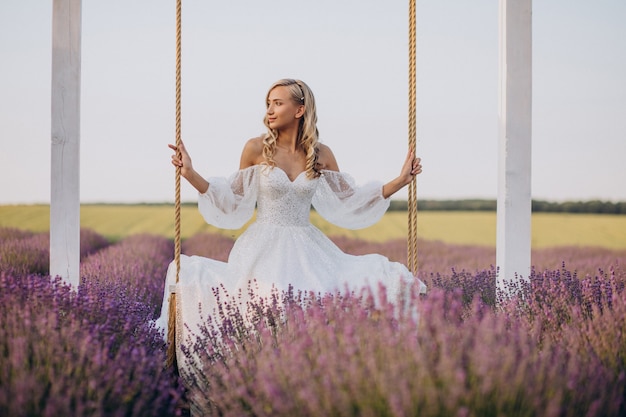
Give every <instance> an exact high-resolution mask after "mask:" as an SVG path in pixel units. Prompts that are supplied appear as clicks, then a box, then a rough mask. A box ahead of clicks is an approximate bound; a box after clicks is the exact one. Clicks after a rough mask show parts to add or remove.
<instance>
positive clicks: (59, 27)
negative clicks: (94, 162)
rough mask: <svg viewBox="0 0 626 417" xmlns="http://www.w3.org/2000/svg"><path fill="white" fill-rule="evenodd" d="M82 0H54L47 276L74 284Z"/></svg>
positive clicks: (77, 247) (77, 266)
mask: <svg viewBox="0 0 626 417" xmlns="http://www.w3.org/2000/svg"><path fill="white" fill-rule="evenodd" d="M80 37H81V0H54V2H53V10H52V100H51V101H52V102H51V107H52V119H51V135H52V144H51V151H52V152H51V158H52V160H51V177H50V178H51V196H50V275H51V276H53V277H54V276H57V275H58V276H61V277H62V278H63V279H64V280H65V281H66V282H68V283H69V284H71V285H72V286H73V287H74V288H77V287H78V284H79V280H80V275H79V274H80V197H79V177H80V176H79V171H80V159H79V157H80V153H79V151H80V59H81V48H80V46H81V45H80Z"/></svg>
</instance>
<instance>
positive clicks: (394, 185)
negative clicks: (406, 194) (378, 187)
mask: <svg viewBox="0 0 626 417" xmlns="http://www.w3.org/2000/svg"><path fill="white" fill-rule="evenodd" d="M421 162H422V160H421V159H420V158H416V157H415V156H414V154H413V151H409V153H408V154H407V156H406V160H405V161H404V165H403V166H402V171H400V175H399V176H398V177H396V178H394V179H393V180H391V181H389V182H388V183H387V184H385V185H383V197H384V198H389V197H391V196H392V195H393V194H395V193H396V192H398V191H399V190H400V189H402V188H403V187H405V186H406V185H408V184H409V183H410V182H411V181H412V180H413V178H414V177H415V176H416V175H418V174H420V173H421V172H422V164H421Z"/></svg>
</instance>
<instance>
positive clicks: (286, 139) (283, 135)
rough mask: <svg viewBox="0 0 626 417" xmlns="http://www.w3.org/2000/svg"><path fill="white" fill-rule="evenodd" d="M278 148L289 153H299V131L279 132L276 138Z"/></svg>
mask: <svg viewBox="0 0 626 417" xmlns="http://www.w3.org/2000/svg"><path fill="white" fill-rule="evenodd" d="M276 147H278V148H281V149H284V150H286V151H288V152H297V151H298V150H299V146H298V131H297V130H288V131H281V132H279V133H278V137H277V138H276Z"/></svg>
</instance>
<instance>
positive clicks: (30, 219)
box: [0, 204, 626, 249]
mask: <svg viewBox="0 0 626 417" xmlns="http://www.w3.org/2000/svg"><path fill="white" fill-rule="evenodd" d="M311 219H312V222H313V223H314V224H315V225H317V226H318V227H319V228H320V229H321V230H322V231H323V232H324V233H326V234H328V235H344V236H349V237H353V238H359V239H364V240H370V241H377V242H384V241H387V240H390V239H398V238H405V237H406V234H407V215H406V213H405V212H399V211H391V212H388V213H387V214H386V215H385V216H384V218H383V219H382V220H381V221H380V222H379V223H378V224H376V225H374V226H372V227H369V228H367V229H362V230H345V229H341V228H338V227H336V226H333V225H331V224H329V223H327V222H325V221H324V220H322V219H321V218H320V217H319V216H318V215H317V214H316V213H315V212H313V213H312V214H311ZM49 221H50V208H49V206H47V205H7V206H0V227H16V228H20V229H25V230H32V231H47V230H49ZM81 227H83V228H89V229H92V230H94V231H96V232H98V233H100V234H102V235H104V236H106V237H107V238H109V239H112V240H117V239H121V238H124V237H125V236H128V235H131V234H137V233H150V234H157V235H162V236H167V237H173V235H174V208H173V206H168V205H106V204H104V205H83V206H82V207H81ZM244 229H245V228H244ZM244 229H240V230H219V229H216V228H214V227H212V226H209V225H207V224H206V223H205V222H204V220H203V219H202V217H201V216H200V214H199V213H198V210H197V208H196V207H195V206H183V207H182V210H181V235H182V237H183V239H184V238H186V237H190V236H193V235H195V234H196V233H201V232H218V233H221V234H224V235H227V236H232V237H237V236H239V235H240V234H241V232H242V231H243V230H244ZM418 235H419V236H420V237H421V238H423V239H427V240H440V241H443V242H446V243H462V244H476V245H486V246H495V244H496V213H495V212H469V211H466V212H460V211H422V212H419V213H418ZM532 245H533V247H534V248H543V247H551V246H568V245H575V246H601V247H606V248H611V249H626V216H624V215H608V214H600V215H598V214H564V213H536V214H533V218H532Z"/></svg>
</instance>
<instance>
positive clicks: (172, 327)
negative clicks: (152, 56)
mask: <svg viewBox="0 0 626 417" xmlns="http://www.w3.org/2000/svg"><path fill="white" fill-rule="evenodd" d="M181 3H182V0H176V146H177V147H178V146H180V144H181V139H180V131H181V123H180V113H181V112H180V98H181V26H182V25H181V9H182V5H181ZM174 213H175V214H174V216H175V219H174V261H175V262H176V283H177V284H178V279H179V274H180V167H178V166H177V167H176V191H175V204H174ZM167 343H168V345H167V358H166V365H167V366H168V367H171V366H174V367H176V293H171V294H170V302H169V313H168V326H167Z"/></svg>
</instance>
